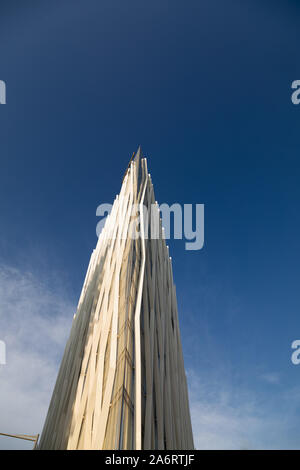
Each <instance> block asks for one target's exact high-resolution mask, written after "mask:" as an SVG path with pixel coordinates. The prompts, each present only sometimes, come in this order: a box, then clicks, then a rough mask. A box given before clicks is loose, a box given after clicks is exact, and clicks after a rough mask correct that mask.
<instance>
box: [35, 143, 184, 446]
mask: <svg viewBox="0 0 300 470" xmlns="http://www.w3.org/2000/svg"><path fill="white" fill-rule="evenodd" d="M39 448H40V449H137V450H139V449H151V450H152V449H174V450H176V449H193V435H192V428H191V419H190V412H189V403H188V392H187V384H186V376H185V371H184V364H183V356H182V347H181V342H180V332H179V324H178V315H177V301H176V293H175V287H174V284H173V275H172V264H171V258H170V256H169V250H168V247H167V246H166V243H165V238H164V231H163V228H162V224H161V220H160V217H159V208H158V205H157V203H156V202H155V198H154V191H153V185H152V182H151V177H150V174H148V170H147V161H146V159H145V158H142V153H141V150H140V148H139V149H138V151H137V153H136V155H135V157H134V158H133V159H132V160H131V161H130V163H129V165H128V168H127V171H126V173H125V176H124V178H123V183H122V187H121V192H120V194H119V196H117V197H116V199H115V201H114V204H113V207H112V210H111V213H110V215H109V216H108V217H107V219H106V222H105V225H104V228H103V230H102V232H101V234H100V236H99V239H98V243H97V246H96V248H95V250H94V251H93V253H92V256H91V259H90V263H89V267H88V270H87V274H86V278H85V281H84V285H83V288H82V292H81V295H80V299H79V303H78V308H77V312H76V314H75V316H74V319H73V324H72V328H71V333H70V337H69V340H68V342H67V345H66V348H65V352H64V356H63V359H62V363H61V366H60V370H59V373H58V377H57V381H56V385H55V388H54V391H53V396H52V399H51V403H50V407H49V410H48V415H47V418H46V422H45V425H44V429H43V432H42V435H41V439H40V444H39Z"/></svg>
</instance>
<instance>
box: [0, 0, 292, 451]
mask: <svg viewBox="0 0 300 470" xmlns="http://www.w3.org/2000/svg"><path fill="white" fill-rule="evenodd" d="M299 31H300V6H299V4H298V2H296V1H284V0H281V1H279V0H278V1H267V0H260V1H258V0H252V1H250V0H249V1H244V2H238V1H237V0H236V1H234V0H228V1H227V2H222V1H221V0H202V1H198V0H197V1H196V0H189V1H188V2H181V1H179V0H175V1H174V0H173V1H165V0H159V1H158V0H153V1H152V2H138V1H135V0H132V1H131V0H130V1H128V2H124V1H116V0H109V1H108V0H104V1H101V2H99V1H96V0H85V1H84V2H83V1H78V0H72V1H71V0H63V1H62V0H60V1H56V0H53V1H51V2H49V1H44V0H40V1H30V0H29V1H27V2H18V1H15V0H10V1H2V2H1V7H0V79H1V80H5V82H6V85H7V104H6V105H1V106H0V143H1V147H0V159H1V171H0V213H1V224H0V281H1V282H0V291H1V293H2V300H0V328H1V329H0V339H6V342H7V350H8V359H7V365H6V366H0V367H1V369H0V379H1V390H2V392H1V390H0V428H1V429H0V432H1V430H2V431H4V432H5V431H8V432H10V431H11V432H28V433H34V432H38V431H40V429H37V428H38V427H40V426H41V425H42V424H41V423H42V422H43V419H44V414H45V412H46V407H47V405H48V401H49V396H50V394H51V389H52V387H53V381H54V379H55V374H56V371H57V364H58V363H59V357H60V354H61V351H62V349H63V345H64V342H65V338H66V336H67V334H68V328H69V323H68V321H69V318H71V317H72V313H73V310H74V309H75V307H76V302H77V300H78V297H79V293H80V289H81V285H82V282H83V279H84V276H85V271H86V268H87V265H88V261H89V257H90V254H91V251H92V249H93V248H94V246H95V244H96V232H95V229H96V224H97V222H98V220H97V217H96V208H97V206H98V205H99V204H101V203H103V202H108V203H110V202H113V199H114V197H115V195H116V194H117V193H118V192H119V189H120V185H121V179H122V176H123V173H124V171H125V168H126V166H127V163H128V160H129V159H130V157H131V154H132V152H133V151H135V150H136V149H137V147H138V145H141V146H142V149H143V152H144V154H145V155H146V156H147V158H148V167H149V171H150V173H151V176H152V180H153V183H154V188H155V193H156V199H157V200H158V202H159V203H163V202H166V203H170V204H172V203H174V202H178V203H181V204H184V203H194V204H195V203H203V204H205V246H204V248H203V249H202V250H200V251H198V252H195V251H186V250H185V246H184V241H170V243H169V245H170V251H171V255H172V259H173V268H174V278H175V283H176V286H177V296H178V305H179V315H180V324H181V331H182V341H183V348H184V356H185V364H186V369H187V374H188V380H189V386H190V397H191V408H192V416H193V426H194V434H195V441H196V444H197V447H198V448H212V447H213V448H244V447H246V448H264V447H265V448H280V447H281V448H300V432H299V429H297V425H298V423H299V419H300V392H299V382H300V366H298V367H297V366H294V365H293V364H292V363H291V360H290V357H291V343H292V341H293V340H295V339H299V338H300V320H299V312H300V296H299V274H300V272H299V271H300V250H299V239H300V223H299V203H300V189H299V176H300V165H299V162H298V160H299V124H300V106H295V105H293V104H292V102H291V93H292V90H291V83H292V81H293V80H296V79H300V63H299V51H298V48H299V46H298V45H299V35H300V33H299ZM37 303H38V305H37ZM54 320H55V321H54ZM28 321H32V325H33V328H36V332H39V334H38V335H37V338H36V341H34V342H33V341H30V340H29V339H28V329H27V327H26V324H28ZM16 323H17V324H18V330H17V331H16V332H15V331H14V328H15V325H16ZM55 325H56V326H55ZM57 325H58V326H57ZM29 336H30V334H29ZM38 338H39V341H40V343H41V344H39V342H38ZM57 338H58V339H57ZM43 343H44V345H45V344H47V345H48V346H49V348H50V350H51V352H49V351H48V352H47V351H46V350H45V347H42V346H43ZM9 358H11V361H10V359H9ZM25 360H26V361H27V363H28V361H29V362H30V361H31V366H30V367H29V366H28V367H29V370H28V371H27V372H26V376H25V375H24V376H23V375H22V374H20V373H19V372H18V371H20V370H24V366H23V362H24V361H25ZM43 361H44V362H43ZM32 364H35V366H34V367H33V366H32ZM46 371H47V373H46ZM37 374H38V375H39V377H41V376H43V379H41V381H42V384H43V385H42V387H38V386H37ZM17 376H18V377H19V379H17ZM4 384H5V385H4ZM29 393H30V394H33V396H34V397H35V402H34V403H39V405H38V406H37V405H34V406H36V410H35V411H34V416H35V418H34V419H33V417H32V413H33V410H30V412H29V411H28V410H29V409H30V406H29V404H28V402H27V400H28V394H29ZM14 394H15V396H18V397H19V398H18V403H20V410H19V416H20V414H21V416H22V419H21V418H16V410H15V409H14V406H13V399H14V398H15V396H14ZM18 394H19V395H18ZM34 394H35V395H34ZM14 401H15V400H14ZM25 404H26V406H24V405H25ZM21 405H22V406H21ZM24 408H26V410H27V411H24ZM21 409H22V410H23V414H22V413H21ZM26 413H27V414H26ZM1 416H2V419H1ZM31 427H32V428H34V429H31ZM4 428H5V429H4ZM8 428H9V429H8ZM16 428H18V429H16ZM20 428H22V429H20ZM28 428H30V429H28ZM18 445H20V443H17V444H16V443H11V442H9V443H8V442H7V441H6V440H2V441H1V442H0V446H2V447H5V446H18Z"/></svg>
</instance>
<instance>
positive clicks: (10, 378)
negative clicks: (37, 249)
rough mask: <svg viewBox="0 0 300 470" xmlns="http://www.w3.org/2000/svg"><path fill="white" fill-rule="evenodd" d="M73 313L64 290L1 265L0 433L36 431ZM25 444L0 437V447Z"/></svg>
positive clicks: (25, 446)
mask: <svg viewBox="0 0 300 470" xmlns="http://www.w3.org/2000/svg"><path fill="white" fill-rule="evenodd" d="M73 313H74V305H73V304H72V302H71V301H70V300H68V299H67V298H66V296H65V295H64V294H63V293H60V294H58V293H57V291H56V292H54V291H53V290H52V289H51V288H50V287H49V285H46V284H45V283H42V282H41V281H40V280H39V279H38V278H37V277H36V276H34V275H33V274H31V273H29V272H21V271H20V270H17V269H13V268H11V267H8V266H3V265H2V266H1V265H0V339H1V340H3V341H5V343H6V356H7V357H6V362H7V363H6V365H2V366H0V432H6V433H14V434H15V433H17V434H18V433H26V434H36V433H40V432H41V430H42V426H43V422H44V419H45V415H46V413H47V409H48V405H49V401H50V398H51V393H52V389H53V386H54V383H55V379H56V375H57V371H58V366H59V361H60V358H61V355H62V353H63V349H64V345H65V343H66V339H67V336H68V333H69V331H70V327H71V321H72V318H73ZM30 446H31V443H30V444H28V443H26V442H24V441H20V440H16V439H9V438H0V449H1V448H2V449H3V448H15V449H17V448H28V447H29V448H30Z"/></svg>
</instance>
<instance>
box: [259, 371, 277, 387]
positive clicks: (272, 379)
mask: <svg viewBox="0 0 300 470" xmlns="http://www.w3.org/2000/svg"><path fill="white" fill-rule="evenodd" d="M260 378H261V379H262V380H264V381H265V382H267V383H269V384H279V383H280V375H279V374H278V373H277V372H266V373H265V374H262V375H261V376H260Z"/></svg>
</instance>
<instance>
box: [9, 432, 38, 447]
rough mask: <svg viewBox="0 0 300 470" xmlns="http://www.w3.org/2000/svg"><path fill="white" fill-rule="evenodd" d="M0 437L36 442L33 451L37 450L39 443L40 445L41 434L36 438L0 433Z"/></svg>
mask: <svg viewBox="0 0 300 470" xmlns="http://www.w3.org/2000/svg"><path fill="white" fill-rule="evenodd" d="M0 436H5V437H14V438H15V439H23V440H24V441H31V442H34V447H33V449H36V447H37V443H38V440H39V437H40V435H39V434H36V435H35V436H29V435H26V434H5V433H4V432H0Z"/></svg>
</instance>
